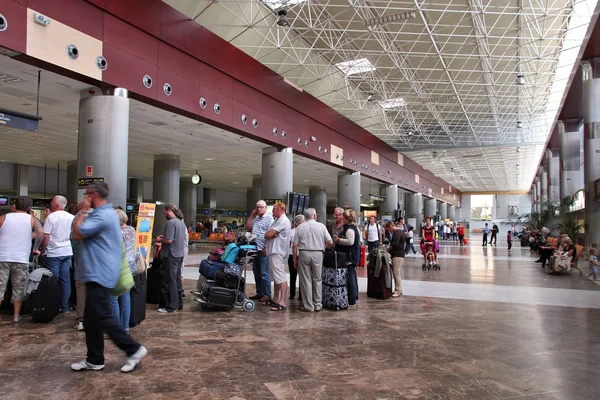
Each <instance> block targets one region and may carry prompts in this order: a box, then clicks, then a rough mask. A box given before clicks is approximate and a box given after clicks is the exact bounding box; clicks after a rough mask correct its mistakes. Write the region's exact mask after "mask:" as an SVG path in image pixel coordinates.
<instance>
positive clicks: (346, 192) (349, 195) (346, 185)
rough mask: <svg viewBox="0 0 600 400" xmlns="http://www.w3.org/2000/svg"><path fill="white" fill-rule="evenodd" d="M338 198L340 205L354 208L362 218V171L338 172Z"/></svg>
mask: <svg viewBox="0 0 600 400" xmlns="http://www.w3.org/2000/svg"><path fill="white" fill-rule="evenodd" d="M337 199H338V201H337V204H338V206H339V207H343V208H348V207H351V208H353V209H354V212H355V213H356V218H357V219H358V221H361V220H362V219H361V216H360V172H353V173H349V172H340V173H338V179H337Z"/></svg>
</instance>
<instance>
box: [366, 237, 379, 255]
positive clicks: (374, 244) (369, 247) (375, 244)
mask: <svg viewBox="0 0 600 400" xmlns="http://www.w3.org/2000/svg"><path fill="white" fill-rule="evenodd" d="M378 248H379V240H377V241H375V242H367V251H368V252H369V254H371V252H372V251H373V250H375V249H378Z"/></svg>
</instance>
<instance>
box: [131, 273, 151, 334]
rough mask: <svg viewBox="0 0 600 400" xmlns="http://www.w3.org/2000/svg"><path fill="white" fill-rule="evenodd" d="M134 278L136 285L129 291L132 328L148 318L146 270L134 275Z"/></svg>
mask: <svg viewBox="0 0 600 400" xmlns="http://www.w3.org/2000/svg"><path fill="white" fill-rule="evenodd" d="M133 280H134V283H135V285H134V286H133V288H132V289H131V291H130V292H129V295H130V299H131V314H130V316H129V326H130V327H132V328H133V327H134V326H137V325H139V324H140V323H141V322H142V321H143V320H145V319H146V296H147V293H146V285H147V280H148V278H147V276H146V273H145V272H144V273H142V274H139V275H134V277H133Z"/></svg>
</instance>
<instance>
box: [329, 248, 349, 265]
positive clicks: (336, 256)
mask: <svg viewBox="0 0 600 400" xmlns="http://www.w3.org/2000/svg"><path fill="white" fill-rule="evenodd" d="M346 255H347V253H342V252H339V251H335V250H332V249H325V251H324V253H323V267H325V268H346Z"/></svg>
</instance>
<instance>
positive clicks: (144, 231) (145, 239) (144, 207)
mask: <svg viewBox="0 0 600 400" xmlns="http://www.w3.org/2000/svg"><path fill="white" fill-rule="evenodd" d="M155 212H156V204H153V203H140V209H139V212H138V215H137V228H136V230H135V238H136V240H137V246H138V248H139V249H140V251H141V253H142V256H144V258H145V259H146V263H150V252H151V250H152V244H153V243H152V228H153V227H154V214H155Z"/></svg>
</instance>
